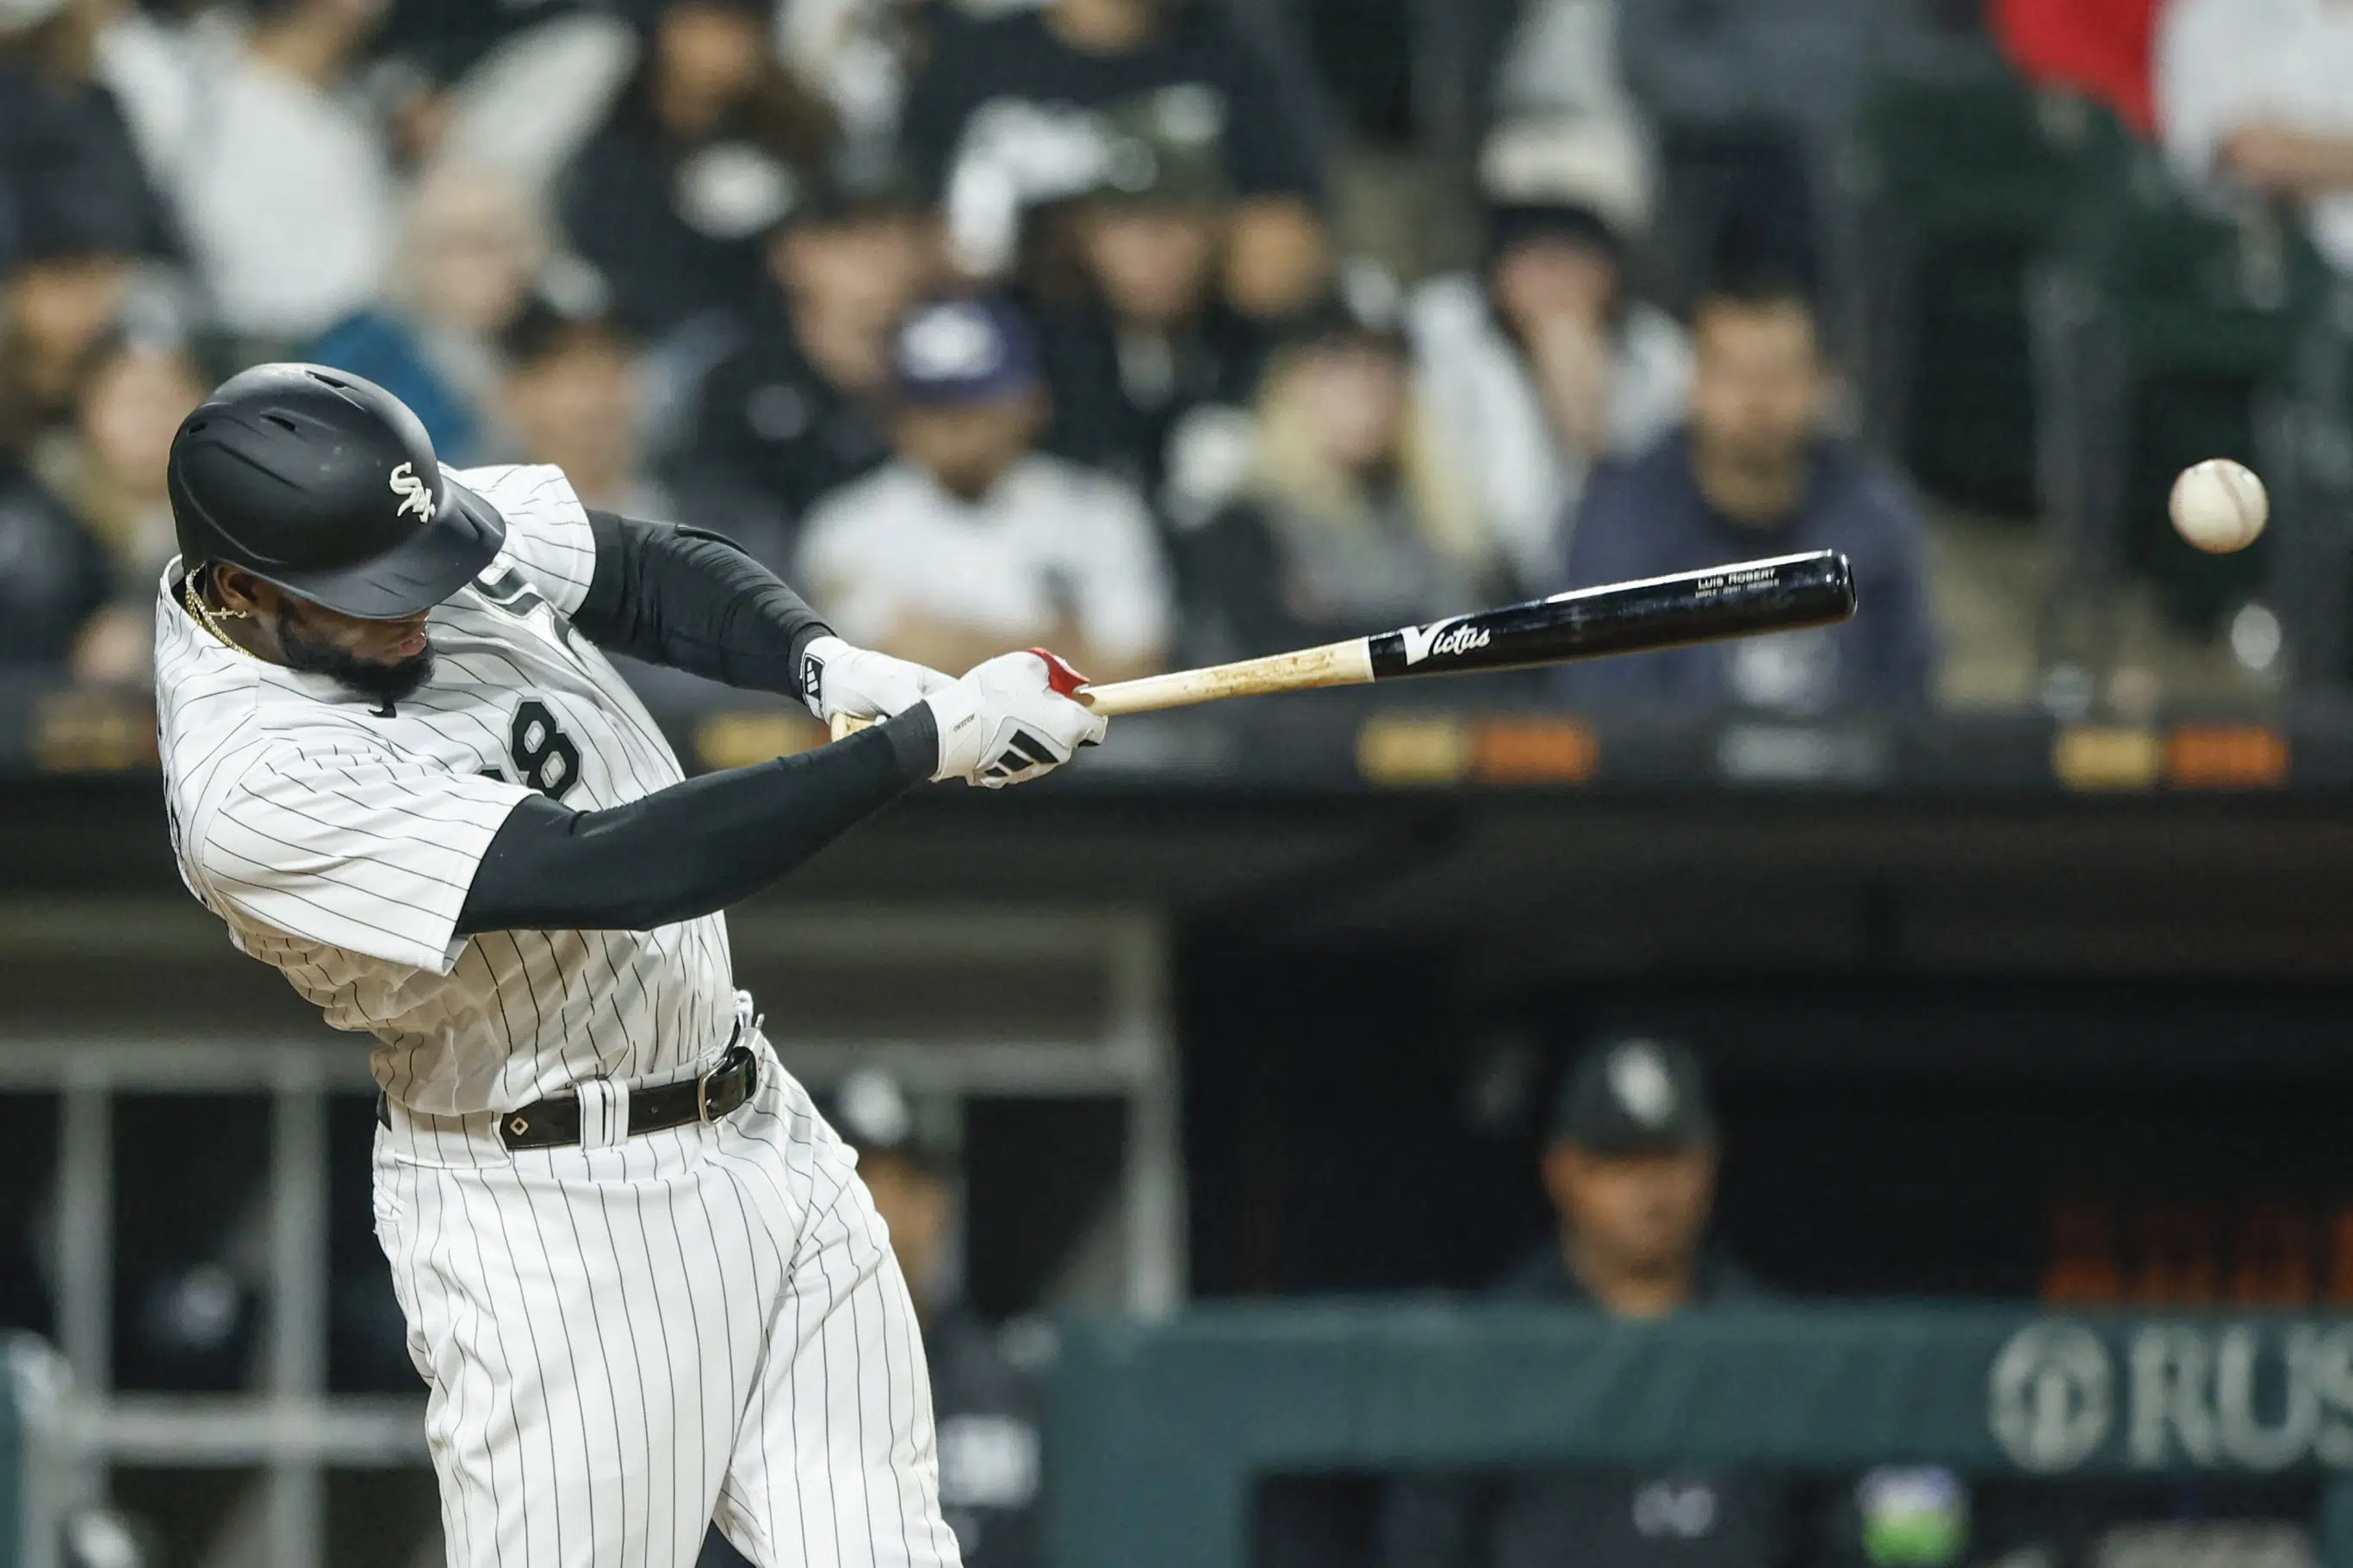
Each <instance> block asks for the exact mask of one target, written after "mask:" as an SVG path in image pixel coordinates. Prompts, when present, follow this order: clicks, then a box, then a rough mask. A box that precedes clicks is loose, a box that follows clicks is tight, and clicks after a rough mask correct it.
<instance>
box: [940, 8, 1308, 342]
mask: <svg viewBox="0 0 2353 1568" xmlns="http://www.w3.org/2000/svg"><path fill="white" fill-rule="evenodd" d="M1311 97H1312V93H1310V92H1307V91H1303V90H1301V89H1300V84H1298V83H1295V82H1292V81H1287V80H1285V79H1284V78H1283V76H1282V73H1281V72H1280V71H1279V70H1278V69H1277V68H1276V66H1275V64H1274V63H1273V62H1272V60H1271V58H1269V57H1268V56H1267V55H1266V54H1265V53H1264V52H1262V51H1261V49H1260V48H1259V47H1258V46H1257V44H1256V41H1255V40H1253V39H1252V38H1250V37H1248V36H1247V35H1246V34H1245V33H1244V32H1243V30H1242V29H1241V27H1240V26H1239V25H1238V24H1237V22H1236V21H1235V19H1234V17H1233V16H1232V15H1231V14H1230V12H1229V9H1228V7H1227V6H1225V5H1219V4H1209V3H1205V0H1047V3H1046V4H1044V5H1037V6H1034V7H1022V8H1014V9H1010V10H1008V11H1007V13H1006V14H1005V15H1003V16H997V17H995V18H993V19H991V20H988V21H986V22H981V23H977V24H975V25H971V26H964V27H961V28H959V29H957V30H956V31H955V33H954V34H953V35H944V36H943V37H942V39H941V40H940V43H939V45H938V47H934V50H933V51H932V58H931V61H930V64H929V67H928V68H927V69H926V71H925V72H924V74H923V76H922V77H921V78H920V79H918V80H917V82H916V83H915V85H914V88H913V90H912V92H911V93H910V95H909V100H908V105H907V113H906V116H905V119H904V121H903V126H902V129H903V135H904V138H905V142H906V146H907V149H908V152H909V154H910V156H911V157H912V158H913V161H914V165H915V171H916V174H917V176H918V177H919V179H920V180H921V181H922V182H923V185H924V187H925V189H927V190H928V191H930V192H932V193H933V194H934V195H936V196H937V197H938V198H939V199H940V201H941V203H942V205H943V206H944V209H945V211H946V216H947V221H948V228H949V237H950V239H951V243H952V249H953V250H954V253H955V258H956V259H957V262H958V265H959V266H961V267H963V268H965V269H966V270H968V271H971V272H974V273H976V274H979V275H984V276H987V275H994V274H996V273H999V272H1001V271H1003V270H1004V269H1005V268H1006V267H1007V266H1008V264H1009V263H1010V262H1011V260H1012V258H1013V255H1014V249H1015V246H1016V244H1017V242H1018V238H1019V231H1020V225H1021V221H1022V218H1023V216H1024V214H1025V212H1026V210H1027V209H1028V208H1029V207H1032V206H1036V205H1043V204H1047V203H1051V202H1057V201H1061V200H1064V199H1067V198H1069V197H1071V196H1074V195H1080V194H1082V193H1083V192H1084V191H1085V190H1087V189H1088V188H1090V187H1091V186H1092V184H1094V182H1095V173H1096V170H1097V168H1098V167H1099V166H1100V163H1101V160H1102V159H1103V156H1104V155H1105V153H1106V152H1107V151H1108V143H1109V142H1112V141H1113V140H1115V139H1114V138H1111V137H1107V136H1106V135H1105V126H1104V122H1103V116H1104V114H1105V113H1106V112H1108V111H1112V110H1124V109H1127V108H1130V107H1132V106H1135V105H1139V104H1143V103H1145V102H1147V101H1156V102H1157V103H1158V104H1159V105H1160V107H1161V112H1164V113H1167V114H1171V115H1176V116H1180V117H1183V118H1186V119H1188V120H1190V121H1193V122H1195V123H1197V124H1198V126H1199V127H1200V128H1201V131H1202V133H1203V135H1204V136H1205V138H1206V139H1207V140H1208V142H1209V143H1210V144H1211V145H1212V146H1213V147H1214V149H1215V151H1216V153H1217V156H1218V159H1219V163H1220V164H1221V165H1222V167H1223V169H1224V172H1225V175H1226V178H1227V181H1228V182H1229V184H1231V185H1232V187H1233V189H1234V192H1235V205H1234V209H1233V215H1232V221H1231V223H1230V224H1229V227H1228V230H1227V235H1226V243H1225V246H1224V253H1223V257H1222V262H1223V267H1222V279H1223V285H1224V292H1225V295H1226V298H1227V299H1228V300H1229V301H1230V302H1231V303H1232V305H1233V306H1234V307H1235V309H1237V310H1240V311H1242V312H1243V313H1245V314H1247V315H1252V316H1263V317H1273V318H1280V317H1283V316H1287V315H1290V314H1292V313H1293V312H1295V311H1297V310H1301V309H1303V308H1305V307H1306V306H1308V305H1310V304H1312V303H1313V302H1314V298H1315V295H1316V293H1317V291H1318V290H1319V289H1322V288H1323V287H1324V284H1325V282H1326V280H1327V279H1328V276H1329V271H1330V242H1329V238H1328V236H1327V234H1326V231H1325V226H1324V218H1323V216H1322V205H1323V202H1324V149H1323V147H1322V145H1321V138H1320V127H1318V126H1317V125H1315V124H1314V122H1313V121H1312V120H1311V118H1310V117H1309V115H1308V114H1307V113H1306V112H1305V110H1303V107H1302V106H1303V104H1304V103H1306V102H1307V101H1308V100H1310V99H1311Z"/></svg>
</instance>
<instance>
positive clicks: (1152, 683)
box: [833, 637, 1373, 741]
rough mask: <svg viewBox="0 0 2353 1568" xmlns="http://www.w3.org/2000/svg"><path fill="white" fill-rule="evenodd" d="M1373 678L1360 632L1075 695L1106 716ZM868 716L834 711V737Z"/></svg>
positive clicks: (862, 724)
mask: <svg viewBox="0 0 2353 1568" xmlns="http://www.w3.org/2000/svg"><path fill="white" fill-rule="evenodd" d="M1371 679H1373V649H1372V643H1371V642H1370V640H1369V639H1367V638H1365V637H1351V638H1349V639H1348V640H1347V641H1346V642H1335V643H1325V644H1324V646H1323V647H1303V648H1296V649H1293V651H1292V652H1290V653H1271V654H1268V655H1267V656H1266V657H1265V658H1245V659H1240V660H1237V661H1236V662H1234V663H1232V664H1213V665H1209V666H1208V667H1206V668H1201V669H1172V670H1170V671H1169V672H1168V673H1167V674H1166V675H1147V676H1145V677H1143V678H1142V679H1137V680H1114V681H1113V682H1111V683H1110V684H1109V685H1107V686H1084V687H1081V688H1080V689H1079V697H1078V700H1080V701H1082V702H1083V703H1085V704H1086V705H1087V706H1088V707H1090V708H1092V709H1093V710H1095V711H1096V712H1098V713H1101V714H1103V715H1105V716H1106V717H1110V718H1117V717H1118V716H1119V715H1120V714H1122V713H1156V712H1158V711H1160V710H1162V709H1164V708H1189V707H1191V706H1192V705H1193V704H1195V703H1196V702H1220V701H1223V700H1225V699H1227V698H1229V697H1263V696H1266V695H1268V694H1269V693H1271V692H1276V691H1309V690H1313V689H1315V688H1316V687H1319V686H1362V685H1364V684H1365V683H1366V682H1367V681H1369V680H1371ZM871 722H873V721H871V720H870V719H852V718H850V717H849V715H848V714H836V715H835V716H834V720H833V738H834V739H835V740H837V741H839V740H840V739H841V738H842V737H843V736H844V735H849V734H855V733H856V732H857V731H860V730H863V729H865V728H866V727H867V725H869V724H870V723H871Z"/></svg>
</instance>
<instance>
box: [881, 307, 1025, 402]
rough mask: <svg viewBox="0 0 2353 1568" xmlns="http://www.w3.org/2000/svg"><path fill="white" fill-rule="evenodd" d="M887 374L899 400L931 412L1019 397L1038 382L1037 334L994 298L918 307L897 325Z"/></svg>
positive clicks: (1016, 313) (1018, 315)
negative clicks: (894, 386)
mask: <svg viewBox="0 0 2353 1568" xmlns="http://www.w3.org/2000/svg"><path fill="white" fill-rule="evenodd" d="M891 368H892V378H893V380H894V381H895V382H896V383H897V385H898V390H899V396H900V398H901V399H902V401H904V402H907V403H911V404H916V405H925V406H930V407H953V406H956V405H965V404H973V403H993V402H995V401H997V399H999V398H1008V397H1018V396H1020V395H1025V394H1027V393H1030V392H1034V391H1036V390H1037V388H1038V384H1039V381H1040V380H1041V379H1043V373H1042V372H1041V371H1040V369H1039V355H1038V335H1037V333H1035V332H1033V331H1030V328H1029V322H1028V321H1026V320H1024V319H1023V318H1022V315H1021V312H1020V311H1019V310H1017V309H1015V308H1014V306H1013V305H1012V304H1011V303H1010V302H1009V301H1008V300H996V299H985V300H934V302H932V303H931V304H928V305H919V306H917V307H916V308H915V310H913V313H912V314H910V315H909V316H908V317H907V319H906V320H905V321H902V323H900V326H899V335H898V338H897V340H896V341H895V342H892V346H891Z"/></svg>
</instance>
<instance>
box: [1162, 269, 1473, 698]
mask: <svg viewBox="0 0 2353 1568" xmlns="http://www.w3.org/2000/svg"><path fill="white" fill-rule="evenodd" d="M1346 280H1347V283H1348V287H1346V288H1345V289H1343V290H1342V291H1341V293H1340V294H1338V295H1336V296H1335V298H1334V299H1333V300H1331V301H1329V302H1328V303H1327V304H1325V305H1324V307H1323V309H1321V310H1318V311H1317V312H1315V313H1314V315H1312V316H1310V317H1308V318H1306V319H1305V320H1304V321H1303V322H1301V323H1300V324H1299V325H1298V326H1297V327H1296V328H1295V329H1294V330H1293V332H1292V333H1291V335H1290V338H1289V341H1288V342H1286V343H1285V345H1284V346H1283V347H1282V349H1280V350H1279V351H1277V353H1275V355H1274V358H1273V360H1272V362H1271V364H1270V366H1269V368H1268V371H1267V374H1266V379H1265V383H1264V385H1263V388H1262V390H1261V395H1260V397H1259V400H1258V405H1257V421H1256V428H1255V430H1254V432H1253V433H1252V434H1251V436H1250V444H1249V448H1248V450H1246V451H1245V452H1244V453H1243V454H1242V456H1241V461H1242V464H1243V472H1242V477H1241V479H1240V482H1239V484H1238V486H1237V487H1236V489H1235V494H1234V496H1233V499H1232V500H1229V502H1228V503H1227V504H1226V505H1225V506H1224V507H1222V508H1221V509H1220V510H1219V511H1218V512H1217V513H1216V514H1215V515H1214V516H1212V517H1211V518H1210V519H1209V520H1208V521H1207V522H1206V523H1204V524H1202V525H1201V526H1199V527H1197V528H1191V529H1182V528H1180V529H1179V531H1177V533H1176V539H1175V547H1176V557H1177V560H1178V562H1179V563H1180V566H1181V568H1182V574H1183V581H1184V585H1185V595H1186V600H1187V622H1188V629H1191V630H1193V631H1194V632H1195V633H1196V635H1198V636H1200V637H1214V638H1215V639H1216V642H1215V643H1214V644H1212V645H1210V646H1205V647H1202V648H1201V649H1199V650H1198V652H1199V654H1200V656H1201V657H1204V658H1216V657H1228V656H1232V655H1253V654H1263V653H1273V652H1278V651H1280V650H1281V649H1283V648H1287V647H1303V646H1305V645H1308V644H1313V643H1321V642H1326V641H1329V640H1331V639H1333V638H1335V637H1344V636H1353V635H1358V634H1362V633H1364V632H1366V631H1370V630H1373V629H1375V628H1377V627H1380V626H1398V625H1401V624H1404V623H1408V622H1413V621H1423V620H1430V619H1433V618H1436V617H1437V616H1445V615H1454V614H1459V613H1460V612H1461V610H1462V609H1464V608H1465V607H1467V606H1470V605H1477V604H1479V603H1481V602H1482V600H1484V599H1486V598H1487V597H1489V596H1490V595H1491V594H1492V593H1493V590H1494V589H1495V588H1496V586H1497V585H1498V583H1499V580H1500V572H1499V569H1498V568H1499V563H1498V561H1497V558H1496V555H1495V552H1494V548H1493V540H1492V537H1491V535H1490V534H1489V532H1488V531H1487V528H1486V525H1485V522H1484V520H1483V519H1482V517H1481V515H1480V511H1479V506H1478V501H1477V498H1476V496H1475V494H1474V493H1473V491H1472V489H1471V488H1470V487H1469V485H1468V484H1467V483H1466V482H1465V478H1464V476H1463V475H1462V474H1461V472H1460V471H1459V470H1457V469H1455V468H1452V467H1451V465H1450V463H1449V460H1448V454H1447V453H1446V452H1445V451H1444V449H1443V447H1442V444H1441V443H1440V441H1439V440H1438V439H1437V437H1436V426H1435V424H1434V421H1433V418H1432V413H1431V410H1430V407H1429V405H1428V404H1427V402H1426V401H1425V400H1424V399H1423V397H1422V396H1421V395H1419V392H1418V391H1417V389H1416V387H1415V385H1414V378H1413V366H1412V362H1411V355H1410V353H1409V349H1408V346H1407V343H1406V340H1405V336H1404V333H1403V331H1401V330H1400V329H1399V327H1398V321H1397V313H1396V288H1395V285H1394V284H1393V283H1391V282H1390V281H1389V280H1388V279H1387V277H1386V276H1385V275H1382V274H1380V273H1377V272H1376V271H1372V270H1369V269H1365V268H1352V269H1351V270H1350V271H1349V272H1348V273H1347V275H1346ZM1217 644H1222V645H1223V646H1222V647H1219V646H1216V645H1217Z"/></svg>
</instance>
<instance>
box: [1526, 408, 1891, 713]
mask: <svg viewBox="0 0 2353 1568" xmlns="http://www.w3.org/2000/svg"><path fill="white" fill-rule="evenodd" d="M1922 549H1923V539H1922V526H1921V521H1920V515H1919V512H1918V510H1917V509H1916V508H1915V505H1914V504H1913V501H1912V499H1911V498H1910V496H1908V495H1907V494H1906V493H1905V490H1904V489H1903V488H1902V487H1901V486H1900V485H1899V484H1898V483H1897V482H1896V481H1895V480H1894V479H1893V478H1892V477H1891V476H1889V475H1888V474H1887V473H1885V472H1884V471H1883V470H1882V469H1881V468H1879V467H1878V466H1877V465H1876V464H1874V463H1873V461H1872V460H1871V459H1869V458H1865V457H1863V456H1862V454H1860V453H1858V452H1855V451H1853V450H1852V449H1850V448H1848V447H1841V446H1840V445H1838V444H1836V443H1834V442H1828V441H1826V442H1823V443H1822V444H1821V445H1820V446H1819V447H1817V448H1816V449H1815V453H1814V459H1813V475H1812V478H1811V479H1810V480H1809V481H1808V483H1807V486H1806V494H1805V499H1804V500H1802V501H1801V502H1800V503H1799V508H1798V510H1797V511H1796V513H1795V514H1794V515H1792V516H1791V517H1790V518H1788V520H1787V521H1784V522H1781V523H1779V524H1777V525H1775V526H1772V527H1761V528H1760V527H1748V526H1744V525H1742V524H1739V523H1736V522H1734V521H1731V520H1730V519H1728V518H1726V517H1725V516H1724V515H1723V514H1722V513H1720V512H1718V511H1717V510H1715V508H1714V507H1712V506H1710V505H1709V504H1708V502H1707V500H1706V498H1705V497H1704V496H1703V495H1701V493H1700V489H1699V481H1698V479H1696V478H1695V477H1694V475H1693V472H1692V458H1691V437H1690V434H1689V432H1688V431H1687V430H1678V431H1676V432H1675V433H1674V434H1673V435H1672V436H1669V437H1667V438H1666V439H1665V440H1663V441H1662V442H1661V443H1660V444H1659V445H1658V446H1657V447H1653V448H1651V450H1650V451H1649V452H1647V453H1645V454H1644V455H1643V456H1641V457H1640V458H1634V459H1632V460H1630V461H1628V462H1622V463H1612V464H1608V465H1605V466H1604V467H1603V468H1601V469H1599V471H1598V472H1597V473H1596V474H1595V476H1594V478H1593V480H1592V482H1591V484H1590V485H1589V486H1588V488H1587V489H1586V492H1585V500H1584V504H1583V506H1582V508H1581V509H1580V510H1579V511H1578V513H1577V526H1576V531H1575V532H1574V534H1573V535H1572V536H1571V539H1570V542H1569V548H1568V573H1567V582H1566V583H1565V584H1562V585H1563V586H1564V587H1568V588H1590V587H1597V586H1599V585H1600V584H1605V583H1618V582H1625V581H1628V580H1630V579H1633V578H1638V577H1657V576H1662V575H1664V574H1668V573H1672V572H1687V571H1696V570H1698V569H1700V568H1702V567H1705V566H1715V565H1718V564H1721V563H1725V562H1732V561H1745V560H1754V559H1757V558H1758V557H1761V556H1769V555H1789V554H1795V553H1797V552H1800V551H1807V550H1841V551H1844V552H1846V554H1847V557H1848V559H1849V560H1850V561H1852V563H1853V566H1854V578H1855V592H1856V597H1857V598H1858V600H1859V601H1860V603H1861V605H1862V608H1861V612H1860V613H1859V614H1858V615H1857V616H1855V618H1854V619H1853V620H1852V621H1850V622H1848V623H1847V624H1845V625H1844V626H1833V627H1830V628H1827V629H1823V630H1820V631H1810V632H1785V633H1782V634H1780V635H1779V636H1778V637H1761V638H1754V639H1749V640H1746V641H1744V642H1735V643H1716V644H1709V645H1706V646H1704V647H1687V648H1675V649H1672V650H1671V651H1669V652H1665V653H1651V654H1641V655H1636V656H1633V657H1630V658H1611V659H1597V660H1595V661H1594V662H1592V663H1589V664H1582V665H1569V666H1565V667H1563V668H1562V669H1561V671H1560V672H1559V676H1558V689H1559V690H1560V691H1561V693H1562V694H1563V695H1564V696H1566V697H1567V698H1568V699H1569V700H1572V701H1576V702H1581V703H1592V704H1597V705H1599V704H1630V703H1647V704H1653V705H1659V704H1680V705H1684V706H1689V707H1701V708H1722V707H1749V708H1760V709H1767V710H1780V711H1784V712H1791V713H1813V712H1822V711H1827V710H1832V709H1840V708H1856V707H1870V706H1895V705H1900V704H1909V703H1917V702H1921V701H1924V700H1926V697H1927V695H1928V686H1929V679H1930V677H1931V674H1932V672H1933V666H1934V663H1935V659H1936V647H1935V634H1934V632H1933V631H1932V629H1931V627H1930V626H1929V621H1928V604H1927V585H1926V581H1925V574H1926V569H1925V563H1924V562H1923V560H1922Z"/></svg>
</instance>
